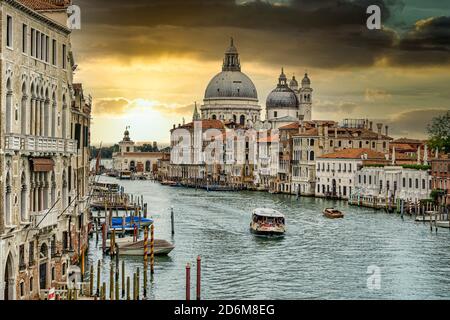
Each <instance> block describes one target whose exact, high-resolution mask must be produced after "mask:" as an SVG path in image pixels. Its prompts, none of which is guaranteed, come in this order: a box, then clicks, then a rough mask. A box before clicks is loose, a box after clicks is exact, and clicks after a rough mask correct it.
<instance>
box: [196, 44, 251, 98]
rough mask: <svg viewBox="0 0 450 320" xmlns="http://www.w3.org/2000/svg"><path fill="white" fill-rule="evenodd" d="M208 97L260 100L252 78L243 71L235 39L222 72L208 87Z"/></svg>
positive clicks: (227, 53)
mask: <svg viewBox="0 0 450 320" xmlns="http://www.w3.org/2000/svg"><path fill="white" fill-rule="evenodd" d="M208 99H223V100H226V99H239V100H252V101H256V100H258V93H257V92H256V87H255V85H254V84H253V82H252V80H250V78H249V77H247V76H246V75H245V74H244V73H242V72H241V62H240V59H239V53H238V51H237V49H236V47H235V46H234V42H233V39H231V44H230V46H229V47H228V49H227V51H226V52H225V58H224V59H223V66H222V72H220V73H219V74H217V75H216V76H214V78H212V79H211V81H210V82H209V84H208V87H206V91H205V100H208Z"/></svg>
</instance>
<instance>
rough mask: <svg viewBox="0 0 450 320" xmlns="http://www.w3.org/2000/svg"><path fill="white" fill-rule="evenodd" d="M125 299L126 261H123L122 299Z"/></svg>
mask: <svg viewBox="0 0 450 320" xmlns="http://www.w3.org/2000/svg"><path fill="white" fill-rule="evenodd" d="M124 297H125V261H124V260H122V298H124Z"/></svg>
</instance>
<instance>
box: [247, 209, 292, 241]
mask: <svg viewBox="0 0 450 320" xmlns="http://www.w3.org/2000/svg"><path fill="white" fill-rule="evenodd" d="M250 231H251V232H252V233H254V234H257V235H266V236H283V235H284V233H285V232H286V220H285V217H284V215H283V214H282V213H280V212H279V211H277V210H273V209H266V208H259V209H255V210H254V211H253V214H252V222H251V223H250Z"/></svg>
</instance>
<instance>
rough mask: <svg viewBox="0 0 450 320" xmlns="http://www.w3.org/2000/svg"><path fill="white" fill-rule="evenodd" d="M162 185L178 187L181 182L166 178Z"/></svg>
mask: <svg viewBox="0 0 450 320" xmlns="http://www.w3.org/2000/svg"><path fill="white" fill-rule="evenodd" d="M161 185H163V186H169V187H178V186H179V183H178V182H176V181H170V180H164V181H161Z"/></svg>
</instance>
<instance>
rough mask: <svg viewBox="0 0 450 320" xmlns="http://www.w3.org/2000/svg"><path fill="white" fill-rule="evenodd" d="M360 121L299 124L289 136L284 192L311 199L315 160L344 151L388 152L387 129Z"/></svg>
mask: <svg viewBox="0 0 450 320" xmlns="http://www.w3.org/2000/svg"><path fill="white" fill-rule="evenodd" d="M382 128H383V125H382V124H381V123H378V124H377V132H375V131H374V130H373V124H372V122H369V121H368V120H364V119H346V120H344V122H343V123H342V124H338V123H336V122H334V121H317V120H314V121H302V122H300V125H299V130H298V133H295V134H293V135H292V149H293V150H292V181H291V185H290V186H289V188H288V189H287V191H286V192H288V193H298V194H300V195H306V196H313V195H314V194H315V191H316V174H315V173H316V159H317V157H320V156H322V155H325V154H328V153H333V152H337V151H340V150H344V149H354V148H357V149H362V148H364V149H370V150H373V151H377V152H381V153H389V142H390V141H391V140H392V138H390V137H389V136H388V128H387V127H385V130H386V131H385V134H383V133H382Z"/></svg>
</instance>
